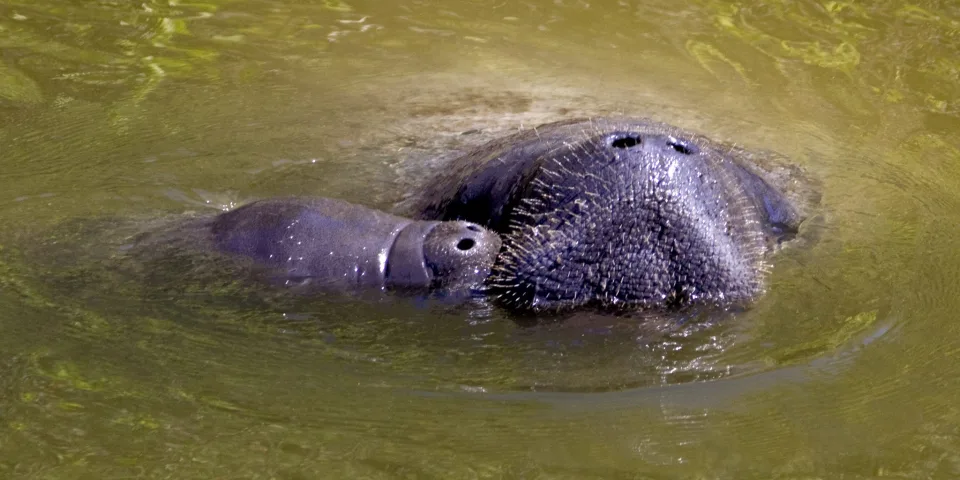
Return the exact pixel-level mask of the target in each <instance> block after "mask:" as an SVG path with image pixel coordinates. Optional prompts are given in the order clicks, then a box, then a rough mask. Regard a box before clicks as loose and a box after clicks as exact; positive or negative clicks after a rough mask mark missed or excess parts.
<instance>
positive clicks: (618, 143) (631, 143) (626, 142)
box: [610, 135, 641, 150]
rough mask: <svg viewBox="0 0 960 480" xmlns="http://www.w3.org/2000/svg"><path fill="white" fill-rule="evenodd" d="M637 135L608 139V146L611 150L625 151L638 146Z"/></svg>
mask: <svg viewBox="0 0 960 480" xmlns="http://www.w3.org/2000/svg"><path fill="white" fill-rule="evenodd" d="M640 143H641V142H640V137H639V136H638V135H618V136H615V137H613V138H611V139H610V146H611V147H613V148H619V149H621V150H622V149H626V148H630V147H636V146H637V145H640Z"/></svg>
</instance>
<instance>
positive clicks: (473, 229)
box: [467, 225, 481, 232]
mask: <svg viewBox="0 0 960 480" xmlns="http://www.w3.org/2000/svg"><path fill="white" fill-rule="evenodd" d="M467 230H470V231H471V232H479V231H481V230H480V227H478V226H476V225H467Z"/></svg>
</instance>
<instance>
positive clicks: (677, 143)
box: [667, 137, 697, 155]
mask: <svg viewBox="0 0 960 480" xmlns="http://www.w3.org/2000/svg"><path fill="white" fill-rule="evenodd" d="M667 145H668V146H669V147H670V148H672V149H674V150H676V151H677V152H679V153H682V154H684V155H693V154H694V153H697V147H695V146H693V145H690V144H688V143H687V142H684V141H681V140H677V139H676V138H673V137H671V138H670V139H668V140H667Z"/></svg>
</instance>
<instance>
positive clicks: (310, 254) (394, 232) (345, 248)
mask: <svg viewBox="0 0 960 480" xmlns="http://www.w3.org/2000/svg"><path fill="white" fill-rule="evenodd" d="M202 228H203V229H205V230H207V231H208V234H209V238H210V239H211V240H212V242H213V245H214V246H215V248H217V249H219V250H220V251H223V252H227V253H230V254H235V255H240V256H243V257H248V258H250V259H252V260H253V261H254V262H255V263H257V264H259V265H261V266H264V267H266V268H268V269H269V270H270V271H271V272H273V274H272V277H273V278H276V279H279V280H281V281H282V282H283V283H285V284H287V285H296V286H301V285H304V284H310V285H319V286H335V287H361V288H370V287H373V288H387V289H415V290H436V289H441V290H446V291H451V290H467V289H470V288H473V287H479V286H482V285H483V282H484V281H485V279H486V278H487V276H488V275H489V273H490V268H491V266H492V265H493V262H494V259H495V257H496V255H497V253H498V252H499V250H500V239H499V238H498V236H497V235H496V234H495V233H492V232H490V231H488V230H486V229H484V228H481V227H479V226H477V225H475V224H472V223H468V222H464V221H450V222H446V221H443V222H440V221H414V220H410V219H406V218H401V217H397V216H394V215H390V214H387V213H384V212H381V211H378V210H373V209H370V208H366V207H362V206H359V205H354V204H351V203H347V202H343V201H340V200H334V199H329V198H281V199H271V200H262V201H258V202H254V203H251V204H248V205H244V206H242V207H240V208H237V209H235V210H232V211H229V212H225V213H222V214H220V215H218V216H217V217H215V218H214V219H212V220H211V221H209V222H204V223H203V225H202Z"/></svg>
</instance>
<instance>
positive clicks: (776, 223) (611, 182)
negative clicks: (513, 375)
mask: <svg viewBox="0 0 960 480" xmlns="http://www.w3.org/2000/svg"><path fill="white" fill-rule="evenodd" d="M763 160H764V155H763V154H758V153H755V152H748V151H746V150H743V149H740V148H737V147H732V146H729V145H724V144H721V143H716V142H714V141H711V140H709V139H707V138H706V137H703V136H700V135H696V134H693V133H689V132H686V131H684V130H682V129H679V128H676V127H673V126H670V125H666V124H663V123H658V122H654V121H651V120H647V119H642V118H599V119H588V120H573V121H564V122H558V123H553V124H548V125H542V126H539V127H536V128H533V129H530V130H526V131H523V132H520V133H517V134H515V135H511V136H507V137H505V138H501V139H498V140H494V141H492V142H490V143H488V144H486V145H484V146H481V147H479V148H477V149H476V150H474V151H472V152H469V153H467V154H466V155H464V156H462V157H460V158H458V159H456V160H454V161H452V163H451V165H450V167H449V168H447V169H445V171H444V172H443V173H441V174H439V175H438V176H437V177H435V178H432V179H430V180H428V181H427V182H425V186H424V187H423V189H422V190H421V191H418V192H415V193H414V194H413V195H412V196H411V197H410V199H408V200H407V201H406V202H405V203H404V204H403V206H402V208H401V210H402V213H403V214H405V215H409V216H411V217H413V218H418V219H421V220H436V221H454V220H464V221H468V222H473V223H476V224H479V225H482V226H484V227H486V228H489V229H490V230H492V231H494V232H496V233H498V234H499V235H500V238H501V240H502V247H501V250H500V253H499V255H498V256H497V259H496V264H495V265H494V266H493V269H492V273H491V276H490V278H489V279H487V284H488V286H489V292H490V293H491V294H492V295H493V296H495V298H496V299H497V300H498V302H499V303H500V304H501V305H503V306H506V307H507V308H510V309H512V310H517V311H526V312H544V311H564V310H571V309H578V308H597V309H601V310H651V309H656V310H664V309H666V310H670V309H675V308H677V307H683V306H687V305H693V304H714V305H721V306H723V305H733V304H747V303H750V302H751V301H753V300H755V299H756V298H757V297H758V296H759V295H760V294H761V293H762V292H763V291H764V277H765V274H766V273H767V271H768V270H769V268H770V264H769V258H770V254H771V253H772V252H773V251H774V250H775V249H777V248H778V245H779V244H780V243H781V242H783V241H785V240H789V239H791V238H793V237H794V236H795V235H796V234H797V232H798V230H799V227H800V225H801V223H802V222H803V221H804V219H805V217H806V216H807V211H808V208H806V207H807V206H806V205H801V203H803V202H801V201H800V200H798V198H800V197H798V196H796V195H794V196H789V195H788V194H787V192H786V190H787V189H788V187H789V186H790V185H791V184H796V183H797V182H799V181H800V180H798V178H797V177H796V176H793V175H790V174H789V173H788V174H787V175H782V174H780V175H777V174H775V173H773V172H772V171H771V170H765V169H764V168H761V164H762V163H763ZM809 198H812V197H810V196H807V197H804V201H806V200H808V199H809Z"/></svg>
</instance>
